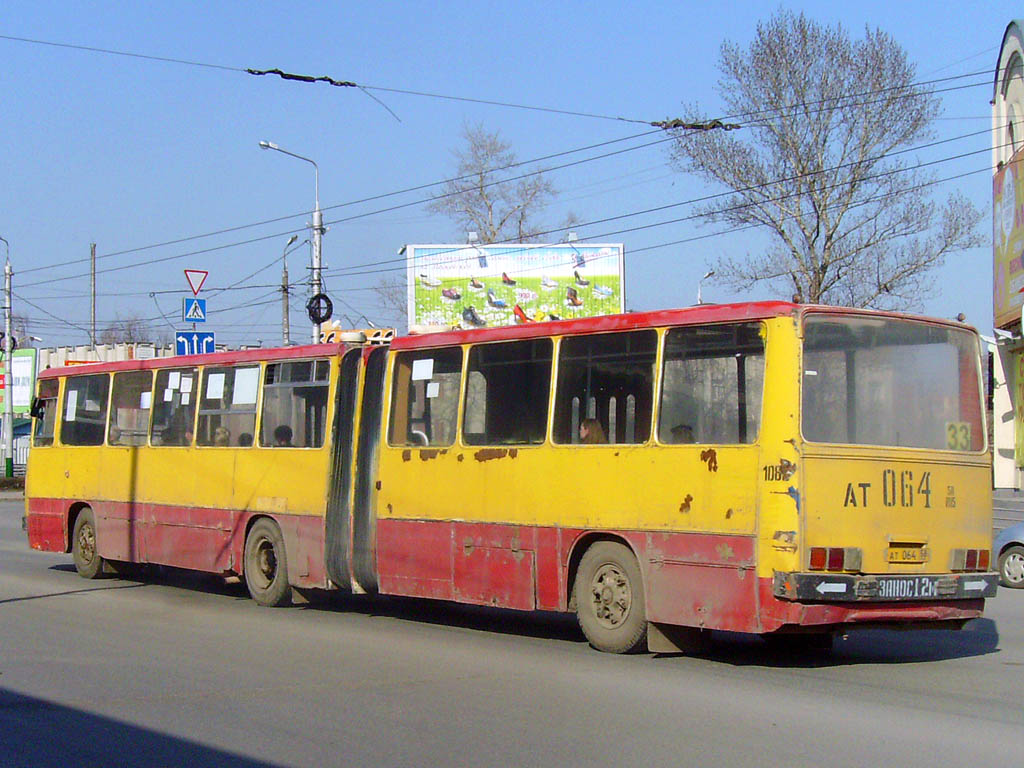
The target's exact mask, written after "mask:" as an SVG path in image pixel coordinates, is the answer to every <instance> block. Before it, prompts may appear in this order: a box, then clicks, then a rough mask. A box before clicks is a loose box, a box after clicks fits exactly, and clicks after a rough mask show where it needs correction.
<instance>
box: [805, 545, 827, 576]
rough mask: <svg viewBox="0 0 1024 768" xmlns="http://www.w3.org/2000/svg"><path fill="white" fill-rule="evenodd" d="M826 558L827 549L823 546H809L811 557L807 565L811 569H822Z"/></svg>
mask: <svg viewBox="0 0 1024 768" xmlns="http://www.w3.org/2000/svg"><path fill="white" fill-rule="evenodd" d="M827 560H828V550H827V549H825V548H824V547H811V559H810V563H809V564H808V567H809V568H810V570H812V571H824V570H825V563H826V561H827Z"/></svg>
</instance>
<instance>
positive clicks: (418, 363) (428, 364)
mask: <svg viewBox="0 0 1024 768" xmlns="http://www.w3.org/2000/svg"><path fill="white" fill-rule="evenodd" d="M433 377H434V358H432V357H428V358H427V359H426V360H413V361H412V380H413V381H430V380H431V379H432V378H433Z"/></svg>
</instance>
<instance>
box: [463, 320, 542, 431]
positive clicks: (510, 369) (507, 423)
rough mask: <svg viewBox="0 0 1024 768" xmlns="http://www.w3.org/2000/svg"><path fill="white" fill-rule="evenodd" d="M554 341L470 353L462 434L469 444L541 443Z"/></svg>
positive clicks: (491, 346)
mask: <svg viewBox="0 0 1024 768" xmlns="http://www.w3.org/2000/svg"><path fill="white" fill-rule="evenodd" d="M551 350H552V342H551V339H533V340H529V341H506V342H499V343H495V344H478V345H476V346H475V347H473V348H472V349H470V351H469V365H468V366H467V371H468V373H467V377H468V379H467V381H468V383H467V387H466V412H465V416H464V422H463V429H462V436H463V439H464V440H465V441H466V443H467V444H469V445H538V444H540V443H543V442H544V434H545V431H546V430H547V419H548V397H549V393H550V387H551V357H552V354H551Z"/></svg>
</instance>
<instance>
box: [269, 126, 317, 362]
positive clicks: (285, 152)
mask: <svg viewBox="0 0 1024 768" xmlns="http://www.w3.org/2000/svg"><path fill="white" fill-rule="evenodd" d="M260 149H273V150H274V151H276V152H280V153H281V154H283V155H288V156H289V157H294V158H296V159H297V160H305V161H306V162H307V163H309V164H310V165H312V166H313V172H314V177H313V178H314V184H315V187H314V202H315V205H314V208H313V226H312V230H313V234H312V243H313V249H312V250H313V295H314V296H316V295H317V294H319V293H322V292H323V287H322V282H321V279H320V239H321V238H322V237H323V234H324V217H323V213H322V212H321V211H320V168H319V166H318V165H317V164H316V163H315V162H313V161H312V160H310V159H309V158H308V157H303V156H302V155H297V154H295V153H294V152H289V151H288V150H287V149H281V147H279V146H277V144H275V143H274V142H272V141H261V142H260ZM319 341H320V323H314V324H313V343H314V344H316V343H317V342H319Z"/></svg>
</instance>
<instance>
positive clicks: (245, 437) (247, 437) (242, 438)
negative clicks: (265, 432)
mask: <svg viewBox="0 0 1024 768" xmlns="http://www.w3.org/2000/svg"><path fill="white" fill-rule="evenodd" d="M238 444H239V445H240V446H242V447H243V448H248V447H249V446H250V445H252V433H251V432H243V433H242V434H240V435H239V436H238Z"/></svg>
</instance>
